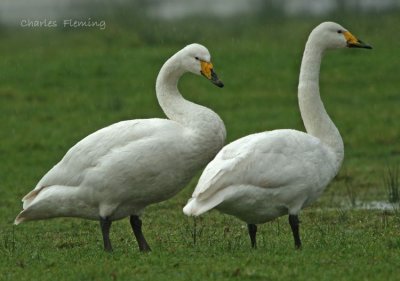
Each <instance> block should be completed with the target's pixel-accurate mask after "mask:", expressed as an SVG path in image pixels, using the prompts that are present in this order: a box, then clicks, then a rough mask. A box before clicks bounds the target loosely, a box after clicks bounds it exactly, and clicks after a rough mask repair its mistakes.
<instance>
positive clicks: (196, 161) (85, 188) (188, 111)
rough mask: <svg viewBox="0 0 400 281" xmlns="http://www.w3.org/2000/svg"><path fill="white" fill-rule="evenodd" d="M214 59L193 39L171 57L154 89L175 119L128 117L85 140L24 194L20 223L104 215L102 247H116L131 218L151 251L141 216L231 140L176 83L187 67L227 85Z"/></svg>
mask: <svg viewBox="0 0 400 281" xmlns="http://www.w3.org/2000/svg"><path fill="white" fill-rule="evenodd" d="M210 59H211V58H210V53H209V52H208V50H207V49H206V48H205V47H204V46H202V45H199V44H191V45H188V46H186V47H185V48H183V49H182V50H180V51H179V52H177V53H176V54H175V55H173V56H172V57H171V58H170V59H169V60H167V62H166V63H165V64H164V65H163V67H162V68H161V70H160V73H159V75H158V77H157V81H156V93H157V98H158V101H159V103H160V106H161V108H162V109H163V111H164V112H165V114H166V115H167V117H168V118H169V119H159V118H153V119H136V120H128V121H122V122H119V123H116V124H113V125H111V126H108V127H105V128H103V129H101V130H99V131H96V132H94V133H93V134H91V135H89V136H87V137H85V138H84V139H82V140H81V141H80V142H78V143H77V144H76V145H75V146H73V147H72V148H71V149H70V150H69V151H68V152H67V154H66V155H65V156H64V157H63V159H62V160H61V161H60V162H59V163H58V164H56V165H55V166H54V167H53V168H52V169H51V170H50V171H49V172H48V173H47V174H46V175H45V176H44V177H43V178H42V179H41V180H40V181H39V183H38V184H37V185H36V187H35V189H33V190H32V191H31V192H29V193H28V194H27V195H26V196H25V197H24V198H23V199H22V200H23V210H22V212H21V213H20V214H19V215H18V216H17V218H16V219H15V224H19V223H21V222H24V221H30V220H40V219H48V218H54V217H80V218H85V219H92V220H99V221H100V226H101V231H102V235H103V242H104V249H105V250H106V251H111V250H112V246H111V242H110V239H109V231H110V227H111V222H112V221H114V220H118V219H122V218H124V217H127V216H130V223H131V226H132V229H133V232H134V235H135V237H136V240H137V242H138V245H139V249H140V250H141V251H148V250H150V247H149V245H148V243H147V242H146V240H145V238H144V235H143V233H142V228H141V225H142V222H141V220H140V218H139V216H140V215H141V213H142V211H143V209H144V208H145V207H146V206H148V205H150V204H154V203H157V202H160V201H164V200H167V199H169V198H170V197H172V196H174V195H175V194H176V193H178V192H179V191H180V190H181V189H182V188H183V187H185V185H186V184H187V183H188V182H189V181H190V179H191V178H192V177H193V176H194V175H195V174H196V172H198V171H199V169H201V168H203V167H204V166H205V165H206V164H207V163H208V162H209V161H210V160H211V159H212V158H213V157H214V156H215V155H216V154H217V152H218V151H219V150H220V149H221V148H222V146H223V145H224V142H225V136H226V131H225V126H224V123H223V122H222V120H221V119H220V117H219V116H218V115H217V114H216V113H215V112H213V111H212V110H211V109H208V108H206V107H204V106H201V105H198V104H195V103H192V102H190V101H188V100H186V99H184V98H183V97H182V95H181V94H180V92H179V90H178V88H177V84H178V81H179V78H180V77H181V76H182V75H183V74H184V73H186V72H191V73H194V74H198V75H200V74H201V75H203V76H205V77H206V78H207V79H209V80H210V81H211V82H213V83H214V84H216V85H217V86H219V87H222V86H223V84H222V82H221V81H220V80H218V77H217V75H216V74H215V73H214V70H213V65H212V64H211V62H210Z"/></svg>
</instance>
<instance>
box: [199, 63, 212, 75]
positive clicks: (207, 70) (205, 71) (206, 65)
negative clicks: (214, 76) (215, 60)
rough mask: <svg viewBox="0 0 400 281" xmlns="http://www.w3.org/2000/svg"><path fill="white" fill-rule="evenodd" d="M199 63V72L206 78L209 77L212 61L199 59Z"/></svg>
mask: <svg viewBox="0 0 400 281" xmlns="http://www.w3.org/2000/svg"><path fill="white" fill-rule="evenodd" d="M200 64H201V73H202V74H203V75H204V76H205V77H207V78H208V79H211V70H212V69H213V65H212V63H211V62H205V61H201V62H200Z"/></svg>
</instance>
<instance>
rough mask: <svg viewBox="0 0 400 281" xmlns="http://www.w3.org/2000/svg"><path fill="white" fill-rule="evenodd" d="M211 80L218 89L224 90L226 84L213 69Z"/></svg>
mask: <svg viewBox="0 0 400 281" xmlns="http://www.w3.org/2000/svg"><path fill="white" fill-rule="evenodd" d="M210 80H211V82H212V83H213V84H214V85H216V86H218V87H220V88H223V87H224V83H222V81H221V80H219V79H218V76H217V74H216V73H215V72H214V70H213V69H211V79H210Z"/></svg>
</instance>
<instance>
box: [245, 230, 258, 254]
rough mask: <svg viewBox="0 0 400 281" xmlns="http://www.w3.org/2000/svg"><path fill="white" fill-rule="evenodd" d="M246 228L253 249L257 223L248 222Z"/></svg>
mask: <svg viewBox="0 0 400 281" xmlns="http://www.w3.org/2000/svg"><path fill="white" fill-rule="evenodd" d="M247 229H248V230H249V236H250V241H251V247H252V248H253V249H256V248H257V240H256V234H257V225H255V224H248V225H247Z"/></svg>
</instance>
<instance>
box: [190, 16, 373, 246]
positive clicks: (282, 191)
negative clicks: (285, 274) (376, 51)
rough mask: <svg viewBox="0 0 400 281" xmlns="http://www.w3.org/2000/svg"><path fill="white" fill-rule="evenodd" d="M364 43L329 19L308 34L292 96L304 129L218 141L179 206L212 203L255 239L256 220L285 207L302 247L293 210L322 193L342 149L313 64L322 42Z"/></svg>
mask: <svg viewBox="0 0 400 281" xmlns="http://www.w3.org/2000/svg"><path fill="white" fill-rule="evenodd" d="M345 47H358V48H371V47H370V46H368V45H366V44H364V43H363V42H362V41H360V40H358V39H356V38H355V37H354V36H353V35H352V34H351V33H350V32H349V31H348V30H346V29H345V28H343V27H342V26H340V25H339V24H336V23H333V22H325V23H322V24H320V25H319V26H317V27H316V28H315V29H314V30H313V31H312V32H311V34H310V36H309V38H308V41H307V44H306V47H305V51H304V55H303V60H302V63H301V69H300V78H299V86H298V100H299V107H300V112H301V116H302V119H303V122H304V126H305V128H306V131H307V133H304V132H300V131H296V130H290V129H283V130H274V131H269V132H268V131H267V132H263V133H258V134H253V135H249V136H246V137H243V138H241V139H238V140H236V141H234V142H232V143H230V144H229V145H227V146H225V147H224V148H223V149H222V150H221V151H220V152H219V153H218V154H217V156H216V157H215V159H214V160H213V161H211V162H210V163H209V164H208V165H207V167H206V168H205V170H204V172H203V174H202V175H201V177H200V179H199V182H198V184H197V186H196V189H195V191H194V192H193V195H192V198H191V199H189V201H188V203H187V205H186V206H185V207H184V209H183V212H184V213H185V214H186V215H193V216H198V215H201V214H202V213H204V212H206V211H208V210H210V209H212V208H216V209H218V210H219V211H221V212H224V213H227V214H230V215H233V216H236V217H238V218H239V219H241V220H243V221H245V222H246V223H247V224H248V231H249V236H250V240H251V245H252V247H256V233H257V226H256V224H260V223H265V222H267V221H270V220H273V219H274V218H276V217H279V216H282V215H285V214H289V224H290V226H291V228H292V232H293V237H294V241H295V247H296V248H300V247H301V240H300V235H299V219H298V215H299V213H300V210H301V209H302V208H304V207H306V206H308V205H310V204H311V203H313V202H314V201H315V200H317V199H318V198H319V197H320V196H321V194H322V193H323V191H324V189H325V188H326V186H327V185H328V184H329V182H330V181H331V180H332V179H333V178H334V177H335V175H336V174H337V173H338V171H339V169H340V166H341V163H342V161H343V156H344V148H343V141H342V138H341V136H340V133H339V131H338V129H337V128H336V126H335V125H334V123H333V122H332V120H331V119H330V117H329V116H328V114H327V112H326V110H325V107H324V105H323V103H322V101H321V98H320V94H319V85H318V83H319V71H320V64H321V59H322V56H323V54H324V52H325V51H326V50H328V49H335V48H345Z"/></svg>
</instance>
